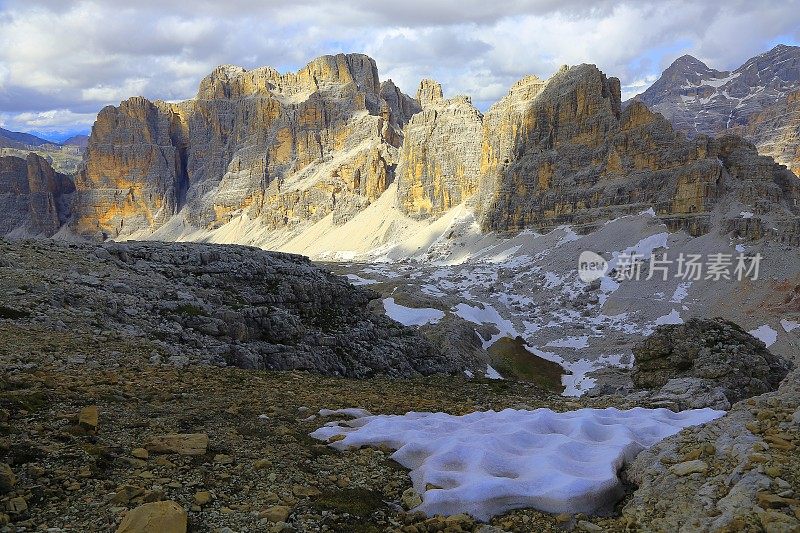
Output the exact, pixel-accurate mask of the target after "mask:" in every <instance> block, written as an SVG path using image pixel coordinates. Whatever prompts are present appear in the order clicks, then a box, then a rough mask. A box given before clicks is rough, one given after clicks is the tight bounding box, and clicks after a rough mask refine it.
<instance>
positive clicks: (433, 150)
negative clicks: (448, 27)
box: [397, 80, 482, 217]
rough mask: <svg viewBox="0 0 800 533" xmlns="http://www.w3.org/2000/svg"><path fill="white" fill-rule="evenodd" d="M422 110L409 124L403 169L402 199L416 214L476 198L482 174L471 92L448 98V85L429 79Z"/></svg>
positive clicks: (419, 93) (424, 83)
mask: <svg viewBox="0 0 800 533" xmlns="http://www.w3.org/2000/svg"><path fill="white" fill-rule="evenodd" d="M417 101H419V102H420V105H421V106H422V112H421V113H418V114H416V115H414V116H413V117H412V118H411V120H410V121H409V122H408V124H407V125H406V129H405V139H404V142H403V147H402V153H401V156H400V166H399V167H398V170H397V196H398V203H399V205H400V207H401V209H403V211H404V212H405V213H407V214H409V215H412V216H415V217H426V216H433V217H437V216H440V215H442V214H443V213H445V212H446V211H448V210H449V209H451V208H452V207H454V206H456V205H459V204H460V203H462V202H463V201H464V200H466V199H467V198H469V197H471V196H472V195H473V194H474V193H475V191H476V190H477V187H478V180H479V178H480V174H479V170H480V162H479V158H480V142H481V121H482V117H481V114H480V112H479V111H478V110H477V109H475V107H474V106H473V105H472V102H471V100H470V99H469V98H468V97H466V96H456V97H455V98H451V99H447V100H446V99H445V98H444V97H443V94H442V87H441V85H439V83H437V82H435V81H432V80H423V81H422V82H421V83H420V86H419V90H418V91H417Z"/></svg>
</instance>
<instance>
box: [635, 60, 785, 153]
mask: <svg viewBox="0 0 800 533" xmlns="http://www.w3.org/2000/svg"><path fill="white" fill-rule="evenodd" d="M798 89H800V47H797V46H787V45H778V46H776V47H774V48H773V49H772V50H769V51H768V52H764V53H763V54H760V55H758V56H755V57H753V58H751V59H749V60H747V61H746V62H745V63H744V64H743V65H742V66H740V67H738V68H736V69H735V70H733V71H719V70H715V69H712V68H709V67H708V66H707V65H705V64H704V63H703V62H702V61H699V60H698V59H696V58H694V57H692V56H682V57H680V58H678V59H677V60H675V61H674V62H673V63H672V65H670V67H669V68H667V69H666V70H665V71H664V72H663V74H662V75H661V77H660V78H659V79H658V80H657V81H656V82H655V83H654V84H653V85H652V86H651V87H650V88H648V89H647V90H646V91H645V92H644V93H642V94H640V95H638V96H636V97H635V99H637V100H640V101H642V102H644V103H645V104H647V105H648V106H649V107H650V108H652V109H653V110H655V111H658V112H659V113H661V114H663V115H664V116H665V117H666V118H668V119H669V120H670V121H671V122H672V123H673V125H674V126H675V128H676V129H677V130H679V131H682V132H684V133H686V134H687V135H689V136H694V135H698V134H705V135H712V136H714V135H719V134H722V133H725V132H738V133H742V134H744V135H746V136H748V138H749V139H750V140H752V141H754V142H755V143H756V144H757V146H758V147H759V149H760V150H761V151H762V153H764V154H768V155H771V156H773V157H775V158H776V160H778V161H779V162H780V163H783V164H786V165H787V166H789V167H797V166H800V160H798V159H797V158H796V157H795V155H794V154H795V153H796V152H797V149H798V140H797V139H798V136H797V135H794V134H792V128H793V126H792V125H793V124H795V123H796V122H797V121H798V120H799V119H798V117H797V116H796V115H795V114H794V113H795V111H794V110H793V109H792V104H791V101H790V100H791V96H790V95H791V93H792V92H794V91H796V90H798Z"/></svg>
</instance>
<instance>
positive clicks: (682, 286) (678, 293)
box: [669, 281, 692, 304]
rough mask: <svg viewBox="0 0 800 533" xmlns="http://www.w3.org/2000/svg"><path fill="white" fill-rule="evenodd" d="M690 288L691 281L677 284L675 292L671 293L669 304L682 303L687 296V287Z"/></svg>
mask: <svg viewBox="0 0 800 533" xmlns="http://www.w3.org/2000/svg"><path fill="white" fill-rule="evenodd" d="M691 286H692V282H691V281H684V282H681V283H679V284H678V286H677V287H676V288H675V292H673V293H672V298H670V300H669V301H670V303H674V304H679V303H681V302H683V301H684V300H685V299H686V297H687V296H689V287H691Z"/></svg>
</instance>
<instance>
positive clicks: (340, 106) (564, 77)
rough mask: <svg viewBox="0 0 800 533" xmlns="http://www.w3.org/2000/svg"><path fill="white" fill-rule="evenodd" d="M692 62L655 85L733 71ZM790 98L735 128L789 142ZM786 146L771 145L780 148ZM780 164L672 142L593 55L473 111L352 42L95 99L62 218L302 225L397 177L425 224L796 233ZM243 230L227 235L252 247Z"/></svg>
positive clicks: (267, 229)
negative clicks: (193, 81) (458, 211)
mask: <svg viewBox="0 0 800 533" xmlns="http://www.w3.org/2000/svg"><path fill="white" fill-rule="evenodd" d="M753 65H754V66H753ZM759 65H761V66H760V67H759ZM679 66H681V65H679ZM702 67H703V65H702V63H700V62H698V61H696V60H694V61H692V60H691V58H683V62H682V67H681V68H680V69H678V68H676V69H673V72H672V75H670V77H669V79H668V80H666V81H664V82H663V83H661V85H659V87H661V89H658V87H656V86H654V87H656V89H658V91H662V92H663V91H666V92H667V93H668V92H669V91H668V89H669V86H670V85H669V84H670V83H677V82H676V81H675V80H678V79H683V78H685V79H686V80H687V82H686V83H689V82H692V83H696V84H697V83H700V84H701V85H702V84H703V83H705V81H704V80H705V79H706V77H708V76H717V77H719V76H723V77H728V76H731V74H730V73H723V72H718V71H713V70H711V69H708V68H707V67H705V68H702ZM758 68H762V70H763V65H762V64H761V63H760V62H754V63H753V64H752V65H751V66H749V67H747V69H744V70H742V73H741V74H739V75H738V77H737V78H736V79H739V78H742V79H745V78H747V77H748V76H751V75H755V74H754V72H758ZM775 68H776V69H777V70H776V72H778V71H780V72H784V71H783V70H780V69H781V68H782V67H779V66H777V67H775ZM787 76H788V74H787ZM748 79H749V78H748ZM670 80H671V81H670ZM667 81H669V83H667ZM748 83H749V82H748ZM775 83H777V82H775ZM778 86H780V87H783V85H780V84H778V85H776V87H778ZM776 90H777V89H776ZM658 91H656V92H658ZM659 94H660V93H659ZM742 98H744V96H742ZM796 105H797V98H796V96H794V95H790V97H789V98H787V107H786V109H787V111H788V112H789V113H788V114H787V113H783V114H781V113H768V112H767V111H763V112H762V113H761V114H759V115H751V119H750V123H749V124H750V125H751V126H750V127H751V130H749V133H748V135H749V136H750V137H758V136H759V135H761V133H760V132H761V131H762V130H764V131H767V130H769V131H770V132H771V131H773V130H774V129H775V127H776V126H775V124H776V123H778V122H780V123H781V124H784V122H781V121H785V122H786V124H785V127H784V128H783V131H785V137H786V139H789V140H791V139H796V138H797V135H796V134H797V132H796V131H794V130H795V129H796V128H795V124H794V122H796V121H794V118H793V117H795V115H794V114H793V113H794V112H795V111H796V109H795V108H796ZM787 117H788V118H787ZM795 118H796V117H795ZM759 125H763V127H761V126H759ZM771 135H772V134H771V133H764V136H765V137H769V136H771ZM770 138H774V136H772V137H770ZM786 145H787V143H781V144H780V146H781V147H782V148H780V149H779V148H778V147H776V148H775V153H776V155H777V154H778V152H779V151H780V153H781V154H783V156H786V157H789V156H788V155H787V154H789V152H787V150H786V149H785V147H786ZM762 146H763V143H762ZM793 153H796V152H793ZM791 176H792V175H791V174H789V173H787V172H786V171H784V170H782V169H781V168H780V167H779V166H776V165H775V164H774V163H773V161H772V160H771V159H770V158H764V157H760V156H759V155H758V154H757V153H756V150H755V148H754V147H753V146H752V145H751V144H749V143H748V142H746V141H742V140H741V139H739V138H738V137H733V136H729V137H723V138H719V139H716V140H714V139H710V138H709V137H706V136H704V135H698V136H696V137H694V138H692V139H687V138H686V136H685V135H683V134H682V133H681V132H677V131H675V129H673V127H672V126H671V124H670V122H669V121H668V120H666V119H665V118H664V117H663V116H662V115H660V114H658V113H653V112H651V111H650V110H649V109H648V108H647V107H646V106H645V105H644V104H643V103H642V102H633V103H632V104H631V105H629V106H627V108H625V109H623V105H622V102H621V98H620V83H619V80H617V79H616V78H611V77H607V76H606V75H605V74H603V73H602V72H600V71H599V70H598V69H597V68H596V67H595V66H593V65H580V66H577V67H573V68H567V67H563V68H562V69H561V70H560V71H559V72H558V73H556V74H555V75H554V76H553V77H552V78H550V79H548V80H546V81H543V80H541V79H539V78H537V77H535V76H528V77H525V78H523V79H521V80H520V81H519V82H517V83H516V84H515V85H514V86H513V87H512V88H511V89H510V91H509V93H508V94H507V95H506V96H505V97H504V98H502V99H501V100H500V101H498V102H497V103H496V104H495V105H493V106H492V107H491V108H490V109H489V110H488V111H487V113H486V115H485V116H484V115H482V114H481V113H480V112H479V111H478V110H477V109H475V107H473V106H472V103H471V101H470V100H469V98H468V97H464V96H459V97H455V98H451V99H445V98H444V96H443V91H442V87H441V85H439V84H438V83H436V82H434V81H431V80H423V82H422V83H421V84H420V87H419V90H418V91H417V95H416V99H414V98H411V97H409V96H407V95H405V94H403V93H402V92H401V91H400V90H399V89H398V88H397V86H395V85H394V83H393V82H392V81H391V80H387V81H385V82H383V83H380V81H379V78H378V72H377V68H376V66H375V63H374V61H373V60H372V59H370V58H368V57H367V56H364V55H358V54H350V55H338V56H325V57H321V58H319V59H316V60H314V61H312V62H311V63H309V64H308V65H307V66H306V67H305V68H303V69H301V70H300V71H298V72H296V73H290V74H280V73H278V72H277V71H275V70H274V69H271V68H261V69H255V70H251V71H246V70H244V69H242V68H239V67H231V66H223V67H219V68H217V69H216V70H215V71H214V72H213V73H211V74H210V75H209V76H208V77H206V78H205V79H204V80H203V81H202V82H201V84H200V88H199V90H198V94H197V97H196V98H194V99H192V100H189V101H186V102H181V103H165V102H150V101H148V100H146V99H143V98H132V99H130V100H127V101H125V102H123V103H122V104H121V105H120V106H119V107H108V108H106V109H104V110H103V111H102V112H101V113H100V115H99V116H98V119H97V122H96V124H95V126H94V129H93V132H92V136H91V139H90V141H89V146H88V151H87V157H86V161H85V164H84V168H83V169H82V171H81V172H80V174H79V175H78V176H77V179H76V186H77V195H76V196H77V199H76V202H75V205H74V211H75V215H74V216H73V218H72V222H71V225H72V228H73V229H75V230H76V231H77V232H78V233H79V234H82V235H91V236H97V235H105V236H107V237H123V238H124V237H127V236H131V235H132V236H134V237H140V236H141V237H145V236H147V235H150V234H151V233H153V231H155V230H157V229H158V228H161V227H162V226H164V225H165V224H167V223H168V222H170V221H171V220H172V219H173V217H176V215H178V217H177V222H176V223H175V224H174V225H171V226H168V227H167V229H166V230H165V231H164V232H162V233H160V234H159V237H160V238H170V237H169V236H170V235H171V233H170V231H172V230H171V228H173V227H175V226H180V227H181V228H183V227H189V228H190V229H191V228H198V229H200V230H214V229H216V228H219V227H221V226H223V225H224V224H226V223H227V222H230V221H232V220H234V219H236V220H237V221H242V222H243V223H246V226H243V227H248V228H255V230H256V231H261V230H262V228H263V229H264V233H265V234H270V235H273V234H276V235H284V233H281V231H283V230H288V232H287V234H291V235H301V234H302V233H303V231H304V229H305V228H307V227H308V226H310V225H311V224H312V223H314V222H317V221H319V220H321V219H323V218H325V217H330V223H332V224H341V223H344V222H346V221H347V220H349V219H351V218H352V217H353V216H355V215H356V214H358V213H359V212H361V211H362V210H364V209H365V208H366V207H367V206H368V205H369V204H370V203H372V202H373V201H375V200H377V199H378V198H379V197H380V196H381V195H382V194H383V192H384V191H385V190H386V189H387V187H388V185H389V184H390V183H392V182H393V180H396V183H397V196H396V199H394V201H395V202H396V203H395V206H396V207H397V208H398V209H399V211H400V212H401V213H403V214H405V215H409V216H411V217H414V218H436V217H439V216H441V215H442V214H444V213H445V212H447V211H448V210H450V209H451V208H453V207H455V206H457V205H460V204H463V203H464V202H468V206H469V207H470V208H471V207H474V209H475V212H476V215H477V218H478V220H479V222H480V225H481V227H482V229H483V230H484V231H518V230H521V229H523V228H534V229H537V230H547V229H551V228H553V227H555V226H558V225H561V224H572V225H575V226H576V227H578V228H587V229H589V228H591V227H593V226H597V225H599V224H600V223H602V222H604V221H606V220H609V219H612V218H615V217H618V216H621V215H625V214H629V213H637V212H640V211H643V210H647V209H649V208H653V209H654V210H655V212H656V214H657V215H658V216H659V217H661V218H662V219H663V220H664V221H666V222H667V223H668V224H669V225H670V227H672V228H673V229H685V230H687V231H689V232H690V233H692V234H695V235H697V234H702V233H705V232H707V231H709V230H710V229H711V228H712V227H717V228H723V229H725V230H727V231H733V232H735V233H737V234H739V235H744V236H749V237H761V236H771V237H774V238H778V239H782V240H787V241H789V242H795V241H797V240H798V239H799V238H800V237H798V236H800V229H798V227H797V215H798V207H797V205H796V203H797V202H796V200H797V199H798V196H797V180H796V179H795V180H792V179H790V177H791ZM387 205H390V204H387ZM745 206H746V208H745ZM384 208H385V206H384V207H382V209H384ZM742 210H746V211H751V212H753V213H754V216H752V217H748V218H747V219H744V218H742V217H740V216H739V213H740V212H741V211H742ZM395 213H396V211H395ZM170 224H173V223H172V222H170ZM187 224H188V226H185V225H187ZM253 224H255V225H253ZM237 227H238V226H237ZM775 228H777V229H775ZM224 231H226V232H227V231H228V229H226V230H224ZM231 231H234V230H231ZM273 232H275V233H273ZM206 234H207V233H206ZM189 235H191V233H189ZM246 237H247V236H246V235H233V236H231V235H228V234H226V236H225V239H226V240H228V241H231V240H232V241H234V242H254V241H252V240H247V238H246ZM279 238H283V237H279ZM376 238H378V237H376ZM271 242H276V241H271Z"/></svg>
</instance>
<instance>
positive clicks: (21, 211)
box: [0, 153, 75, 237]
mask: <svg viewBox="0 0 800 533" xmlns="http://www.w3.org/2000/svg"><path fill="white" fill-rule="evenodd" d="M74 191H75V186H74V184H73V182H72V180H71V179H70V178H69V177H68V176H66V175H64V174H60V173H58V172H56V171H54V170H53V167H51V166H50V164H49V163H48V162H47V160H45V159H43V158H42V157H41V156H39V155H37V154H33V153H31V154H29V155H28V157H27V159H22V158H19V157H12V156H7V157H0V213H2V214H3V216H2V217H0V235H6V234H8V233H10V232H12V231H15V230H17V231H20V232H22V233H24V234H26V235H45V236H48V237H49V236H52V235H53V234H54V233H56V232H57V231H58V229H59V227H61V225H62V224H63V223H64V222H66V220H67V218H68V217H69V214H70V210H69V205H70V200H71V198H70V195H71V194H72V193H73V192H74Z"/></svg>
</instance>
